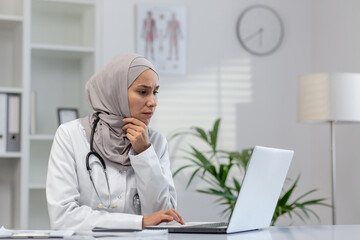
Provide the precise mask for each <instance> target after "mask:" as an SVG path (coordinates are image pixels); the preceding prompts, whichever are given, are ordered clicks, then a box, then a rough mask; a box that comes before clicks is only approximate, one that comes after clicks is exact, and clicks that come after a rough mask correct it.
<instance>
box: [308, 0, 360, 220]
mask: <svg viewBox="0 0 360 240" xmlns="http://www.w3.org/2000/svg"><path fill="white" fill-rule="evenodd" d="M313 6H314V27H313V34H314V45H313V50H314V51H313V53H314V67H313V68H314V72H358V73H359V72H360V65H359V59H360V44H359V42H360V30H359V29H360V28H359V26H360V24H359V23H360V16H359V11H360V2H359V1H356V0H345V1H340V0H331V1H328V0H317V1H314V5H313ZM359 94H360V93H359ZM313 129H314V131H313V133H312V139H313V143H314V144H316V143H318V142H322V143H321V146H320V147H319V148H317V149H314V151H313V159H314V161H316V160H317V159H318V160H320V161H323V162H325V163H328V162H329V161H330V160H329V159H330V154H329V152H328V145H326V144H327V143H328V142H329V137H330V136H329V132H330V131H329V128H328V127H327V126H326V127H324V126H321V128H318V127H316V128H315V127H314V128H313ZM324 143H326V144H324ZM359 146H360V123H354V124H345V123H338V124H337V125H336V158H337V182H336V183H337V196H336V197H337V199H336V203H337V204H336V207H337V210H336V213H337V221H338V223H339V224H359V223H360V206H359V202H360V188H359V187H358V185H359V183H360V174H359V170H360V157H359ZM322 168H324V170H325V171H326V170H329V164H324V166H321V165H319V166H318V172H319V174H317V175H314V181H315V182H319V183H321V185H322V186H321V187H322V188H324V187H325V186H326V185H325V184H328V183H327V182H325V181H324V178H327V177H328V176H327V175H325V174H324V173H323V171H320V170H321V169H322ZM323 186H324V187H323Z"/></svg>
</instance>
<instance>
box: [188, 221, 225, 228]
mask: <svg viewBox="0 0 360 240" xmlns="http://www.w3.org/2000/svg"><path fill="white" fill-rule="evenodd" d="M227 225H228V223H227V222H216V223H204V224H199V225H194V226H188V228H216V227H227Z"/></svg>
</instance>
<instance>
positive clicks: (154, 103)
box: [147, 95, 157, 107]
mask: <svg viewBox="0 0 360 240" xmlns="http://www.w3.org/2000/svg"><path fill="white" fill-rule="evenodd" d="M147 105H148V106H149V107H156V106H157V97H156V96H155V95H151V96H150V97H149V100H148V102H147Z"/></svg>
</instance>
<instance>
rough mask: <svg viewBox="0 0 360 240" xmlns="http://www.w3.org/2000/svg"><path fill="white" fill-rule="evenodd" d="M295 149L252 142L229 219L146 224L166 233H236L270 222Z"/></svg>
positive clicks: (266, 225)
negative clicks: (252, 146) (262, 145)
mask: <svg viewBox="0 0 360 240" xmlns="http://www.w3.org/2000/svg"><path fill="white" fill-rule="evenodd" d="M293 155H294V151H291V150H284V149H276V148H268V147H261V146H255V148H254V150H253V153H252V155H251V158H250V161H249V163H248V166H247V169H246V173H245V176H244V179H243V181H242V185H241V189H240V191H239V193H238V196H237V199H236V203H235V207H234V210H233V212H232V213H231V216H230V220H229V222H228V223H186V224H185V225H180V224H176V225H175V224H171V223H170V224H164V225H158V226H149V227H146V229H167V230H168V232H169V233H235V232H243V231H250V230H256V229H261V228H267V227H269V226H270V223H271V219H272V216H273V214H274V211H275V208H276V204H277V202H278V199H279V197H280V193H281V189H282V187H283V185H284V181H285V178H286V175H287V172H288V169H289V167H290V163H291V160H292V157H293Z"/></svg>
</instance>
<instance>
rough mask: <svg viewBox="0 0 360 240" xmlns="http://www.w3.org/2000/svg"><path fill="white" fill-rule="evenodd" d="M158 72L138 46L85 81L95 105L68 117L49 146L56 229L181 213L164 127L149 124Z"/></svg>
mask: <svg viewBox="0 0 360 240" xmlns="http://www.w3.org/2000/svg"><path fill="white" fill-rule="evenodd" d="M158 89H159V85H158V75H157V73H156V71H155V69H154V67H153V65H152V64H151V63H150V62H149V61H148V60H146V59H145V58H143V57H141V56H139V55H135V54H125V55H119V56H116V57H114V58H112V59H111V60H110V61H109V62H108V63H107V64H106V65H105V66H103V67H102V69H100V70H99V71H98V72H97V73H95V74H94V75H93V76H92V77H91V78H90V80H89V81H88V82H87V84H86V94H87V98H88V100H89V102H90V105H91V107H92V108H93V110H94V113H93V114H90V115H88V116H86V117H84V118H81V119H77V120H74V121H71V122H68V123H65V124H62V125H61V126H60V127H59V128H58V130H57V132H56V134H55V138H54V142H53V145H52V148H51V152H50V158H49V166H48V174H47V183H46V197H47V202H48V210H49V216H50V223H51V227H52V229H74V230H80V229H81V230H90V229H92V228H94V227H106V228H125V229H142V228H144V227H145V226H149V225H156V224H159V223H161V222H170V221H173V220H175V221H177V222H179V223H181V224H183V220H182V218H181V216H180V215H179V214H178V213H177V212H176V210H175V208H176V192H175V187H174V182H173V179H172V174H171V171H170V162H169V155H168V146H167V141H166V139H165V137H164V136H163V135H161V134H160V133H158V132H157V131H155V130H153V129H151V128H149V127H148V124H149V123H150V119H151V117H152V115H153V114H154V111H155V108H156V106H157V96H156V95H157V93H158Z"/></svg>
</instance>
